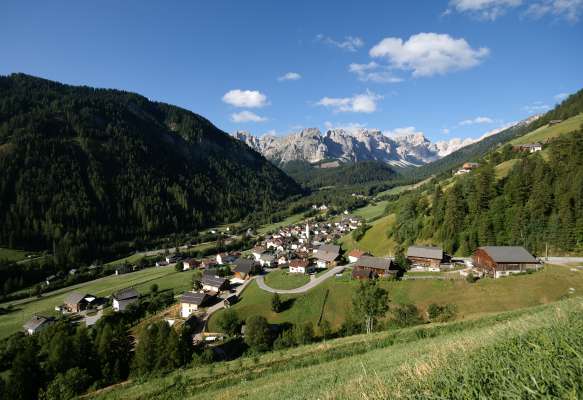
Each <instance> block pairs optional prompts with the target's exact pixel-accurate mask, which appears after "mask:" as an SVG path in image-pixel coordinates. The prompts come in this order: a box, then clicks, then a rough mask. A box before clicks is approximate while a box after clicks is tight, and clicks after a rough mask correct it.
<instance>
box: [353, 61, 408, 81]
mask: <svg viewBox="0 0 583 400" xmlns="http://www.w3.org/2000/svg"><path fill="white" fill-rule="evenodd" d="M348 71H350V72H352V73H353V74H356V76H357V77H358V80H360V81H362V82H369V81H370V82H377V83H397V82H402V81H403V80H402V79H401V78H398V77H396V76H393V74H391V72H390V71H389V70H388V68H387V67H385V66H381V65H380V64H378V63H376V62H374V61H371V62H369V63H368V64H356V63H353V64H350V65H349V66H348Z"/></svg>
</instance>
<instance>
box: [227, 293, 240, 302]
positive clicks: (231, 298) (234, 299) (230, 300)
mask: <svg viewBox="0 0 583 400" xmlns="http://www.w3.org/2000/svg"><path fill="white" fill-rule="evenodd" d="M238 300H239V297H237V295H236V294H233V295H231V296H229V297H227V298H226V299H225V300H224V301H225V302H227V303H229V304H234V303H236V302H237V301H238Z"/></svg>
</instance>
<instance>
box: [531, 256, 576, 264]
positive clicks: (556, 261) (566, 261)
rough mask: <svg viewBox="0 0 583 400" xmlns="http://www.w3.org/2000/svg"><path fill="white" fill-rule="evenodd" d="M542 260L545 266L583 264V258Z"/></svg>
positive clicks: (550, 258)
mask: <svg viewBox="0 0 583 400" xmlns="http://www.w3.org/2000/svg"><path fill="white" fill-rule="evenodd" d="M541 259H542V260H543V262H544V263H545V264H557V265H566V264H572V263H582V264H583V257H549V258H548V259H545V258H544V257H542V258H541Z"/></svg>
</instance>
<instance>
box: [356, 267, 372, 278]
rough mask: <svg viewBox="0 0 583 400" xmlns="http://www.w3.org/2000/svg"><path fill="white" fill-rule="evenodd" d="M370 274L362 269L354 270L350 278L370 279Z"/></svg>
mask: <svg viewBox="0 0 583 400" xmlns="http://www.w3.org/2000/svg"><path fill="white" fill-rule="evenodd" d="M370 275H371V272H370V271H367V270H363V269H354V270H352V277H353V278H367V279H368V278H370Z"/></svg>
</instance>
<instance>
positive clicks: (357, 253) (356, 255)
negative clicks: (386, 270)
mask: <svg viewBox="0 0 583 400" xmlns="http://www.w3.org/2000/svg"><path fill="white" fill-rule="evenodd" d="M365 255H366V252H364V251H362V250H359V249H354V250H352V251H351V252H350V253H348V261H349V262H351V263H355V262H357V261H358V260H359V259H360V258H361V257H362V256H365Z"/></svg>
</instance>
